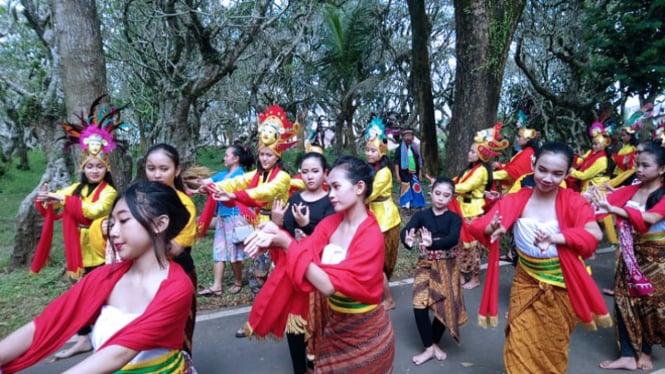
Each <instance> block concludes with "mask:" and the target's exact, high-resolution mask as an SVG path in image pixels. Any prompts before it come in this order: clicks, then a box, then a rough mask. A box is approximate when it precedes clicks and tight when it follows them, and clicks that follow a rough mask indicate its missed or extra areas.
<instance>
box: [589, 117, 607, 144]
mask: <svg viewBox="0 0 665 374" xmlns="http://www.w3.org/2000/svg"><path fill="white" fill-rule="evenodd" d="M589 135H591V139H592V140H597V141H599V142H600V144H602V145H604V146H605V147H607V146H609V145H610V144H611V143H612V138H610V131H609V130H608V128H605V126H604V125H603V123H602V122H600V121H596V122H594V123H592V124H591V127H590V128H589Z"/></svg>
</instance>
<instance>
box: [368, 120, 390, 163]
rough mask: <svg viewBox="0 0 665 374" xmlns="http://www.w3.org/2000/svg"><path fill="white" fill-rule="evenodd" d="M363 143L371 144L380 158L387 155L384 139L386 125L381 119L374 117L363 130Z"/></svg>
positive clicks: (386, 145)
mask: <svg viewBox="0 0 665 374" xmlns="http://www.w3.org/2000/svg"><path fill="white" fill-rule="evenodd" d="M365 142H366V143H367V144H372V145H374V147H375V148H376V149H377V150H378V152H379V155H380V156H381V157H383V156H385V155H386V154H388V139H387V138H386V125H384V124H383V120H382V119H381V117H374V118H372V120H371V121H370V122H369V125H367V130H365Z"/></svg>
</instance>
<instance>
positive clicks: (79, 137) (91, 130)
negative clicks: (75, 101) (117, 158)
mask: <svg viewBox="0 0 665 374" xmlns="http://www.w3.org/2000/svg"><path fill="white" fill-rule="evenodd" d="M104 96H106V95H102V96H100V97H98V98H97V99H96V100H95V101H94V102H93V103H92V105H91V106H90V111H89V112H88V116H87V117H85V116H84V114H83V112H81V114H80V115H78V118H79V119H80V123H71V122H66V123H63V124H62V127H63V129H64V130H65V136H64V138H65V139H66V140H67V143H66V147H69V146H72V145H74V144H76V145H78V146H79V147H81V169H83V168H84V167H85V164H87V163H88V161H90V160H91V159H93V158H97V159H99V160H101V161H102V163H104V166H106V169H107V170H111V165H110V164H109V153H110V152H111V151H112V150H113V149H114V148H115V147H116V146H118V145H119V144H118V141H116V139H115V138H114V134H115V130H117V129H118V128H119V127H120V126H122V125H123V124H124V122H122V121H121V120H120V111H121V110H122V109H123V108H124V107H121V108H117V107H115V106H104V107H99V108H98V105H99V102H100V101H101V100H102V98H104Z"/></svg>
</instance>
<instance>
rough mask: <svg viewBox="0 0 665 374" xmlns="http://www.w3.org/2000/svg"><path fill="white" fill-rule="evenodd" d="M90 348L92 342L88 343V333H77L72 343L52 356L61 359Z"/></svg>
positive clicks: (87, 350) (88, 350)
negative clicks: (74, 341)
mask: <svg viewBox="0 0 665 374" xmlns="http://www.w3.org/2000/svg"><path fill="white" fill-rule="evenodd" d="M91 350H92V344H91V343H90V337H89V336H88V335H79V336H78V337H77V339H76V343H74V345H72V346H71V347H69V348H67V349H64V350H62V351H59V352H57V353H56V354H55V355H54V356H53V357H54V358H55V359H57V360H62V359H65V358H69V357H72V356H76V355H78V354H81V353H85V352H90V351H91Z"/></svg>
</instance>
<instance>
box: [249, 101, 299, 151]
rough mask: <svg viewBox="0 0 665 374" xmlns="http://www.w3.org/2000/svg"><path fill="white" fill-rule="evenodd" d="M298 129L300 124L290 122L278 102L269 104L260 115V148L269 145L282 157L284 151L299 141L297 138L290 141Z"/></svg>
mask: <svg viewBox="0 0 665 374" xmlns="http://www.w3.org/2000/svg"><path fill="white" fill-rule="evenodd" d="M298 130H300V124H299V123H298V122H296V123H291V122H289V120H288V119H287V118H286V112H285V111H284V109H282V107H280V106H279V105H277V104H275V105H272V106H269V107H268V108H267V109H266V110H265V112H263V113H260V114H259V115H258V131H259V149H261V148H263V147H268V148H270V149H272V151H273V152H275V154H276V155H277V156H278V157H282V153H284V151H286V150H287V149H289V148H291V147H292V146H293V145H294V144H296V143H298V141H297V140H295V141H289V140H290V139H292V138H293V137H294V136H296V134H297V133H298Z"/></svg>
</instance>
